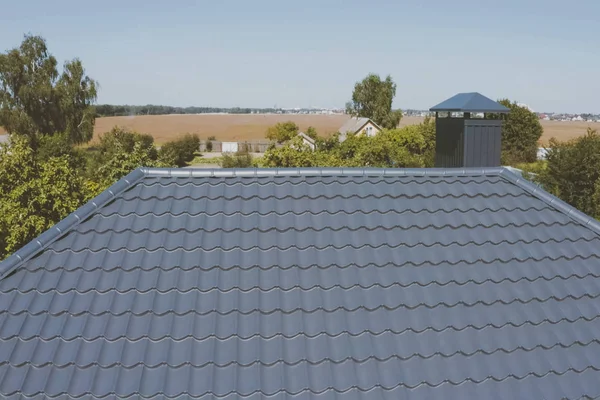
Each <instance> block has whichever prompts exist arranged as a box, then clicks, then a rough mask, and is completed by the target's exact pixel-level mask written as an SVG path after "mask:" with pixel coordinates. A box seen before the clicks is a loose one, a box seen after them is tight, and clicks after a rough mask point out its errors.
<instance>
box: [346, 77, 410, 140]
mask: <svg viewBox="0 0 600 400" xmlns="http://www.w3.org/2000/svg"><path fill="white" fill-rule="evenodd" d="M395 96H396V84H395V83H394V81H393V80H392V77H391V76H389V75H388V76H387V77H386V78H385V80H383V81H382V80H381V78H380V77H379V75H376V74H369V75H368V76H367V77H366V78H365V79H363V80H362V81H361V82H357V83H356V84H355V85H354V91H353V92H352V101H350V102H348V103H347V104H346V112H347V113H348V114H350V115H352V116H354V117H366V118H370V119H372V120H373V121H375V122H376V123H377V124H378V125H379V126H381V127H382V128H386V129H394V128H396V127H397V126H398V124H399V123H400V119H402V111H400V110H392V102H393V100H394V97H395Z"/></svg>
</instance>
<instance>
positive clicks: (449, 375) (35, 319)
mask: <svg viewBox="0 0 600 400" xmlns="http://www.w3.org/2000/svg"><path fill="white" fill-rule="evenodd" d="M111 191H112V194H111V193H110V192H109V193H108V194H104V195H102V196H101V197H99V198H98V199H97V200H95V203H96V204H95V205H94V204H92V205H87V206H86V207H84V208H82V209H80V210H78V211H77V212H76V213H74V214H73V216H72V217H69V218H70V219H69V221H71V222H68V224H67V223H66V222H65V223H62V225H61V227H62V228H61V230H60V232H59V231H58V230H51V231H49V233H47V234H45V235H44V237H43V238H42V240H41V241H40V244H35V247H31V248H27V249H25V250H24V251H22V252H20V253H19V254H18V256H19V257H21V258H22V259H23V260H24V261H19V258H18V257H17V256H15V257H13V258H12V259H11V260H8V261H6V262H3V263H1V264H0V271H2V273H3V274H4V276H6V274H7V273H8V272H9V271H10V270H13V269H14V268H15V267H16V268H17V269H16V270H15V273H14V274H13V275H11V276H9V277H6V278H4V279H2V280H0V394H1V395H2V397H5V398H9V399H13V398H14V399H16V398H17V396H26V397H28V398H29V397H31V398H58V397H60V398H62V397H65V398H82V397H85V398H110V397H120V398H137V397H140V396H141V397H143V398H152V399H154V398H163V397H168V398H176V397H178V396H184V397H192V398H204V399H208V398H212V397H215V396H217V397H224V398H237V397H244V398H247V399H253V400H254V399H255V400H258V399H259V398H262V397H264V396H270V397H272V398H274V399H281V400H283V399H285V398H288V397H289V396H294V397H295V398H301V399H303V398H312V397H314V396H316V395H318V396H319V397H320V398H323V399H330V398H331V399H334V398H335V399H338V400H339V399H366V398H368V399H395V398H399V397H401V398H412V399H419V398H495V397H498V398H514V397H523V396H529V397H533V398H541V397H544V398H580V397H582V396H583V395H588V396H590V397H592V398H593V397H597V396H600V384H599V383H598V382H600V342H599V341H598V339H597V336H598V335H597V332H598V330H599V329H600V325H599V324H600V306H598V298H599V297H600V271H599V270H598V268H597V265H598V259H600V251H599V250H598V249H599V248H600V247H599V246H598V241H599V239H600V237H599V235H598V233H599V232H600V231H599V230H598V229H597V223H596V222H591V223H588V222H589V218H588V217H586V216H584V215H582V214H580V213H578V212H575V211H573V210H572V209H570V208H569V207H568V206H566V205H565V204H563V203H561V202H559V201H557V200H555V199H554V198H552V197H551V196H549V195H547V194H545V192H541V191H540V189H539V188H536V187H534V186H533V185H530V184H529V183H527V182H526V181H523V180H520V179H519V178H518V177H514V176H512V175H511V174H510V173H507V172H506V171H504V170H502V169H484V170H361V169H343V170H342V169H312V170H303V169H291V170H247V171H237V170H224V171H219V172H218V171H210V170H209V171H196V170H186V171H181V170H162V169H161V170H155V169H143V170H140V171H137V172H136V173H134V174H132V175H131V176H130V177H129V178H127V180H124V181H121V182H120V183H118V184H117V185H115V186H114V187H113V189H111ZM113 195H114V196H113ZM113 197H114V199H113ZM65 233H66V235H65ZM34 249H35V250H34Z"/></svg>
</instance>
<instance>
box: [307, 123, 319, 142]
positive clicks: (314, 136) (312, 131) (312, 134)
mask: <svg viewBox="0 0 600 400" xmlns="http://www.w3.org/2000/svg"><path fill="white" fill-rule="evenodd" d="M305 133H306V135H307V136H308V137H310V138H312V139H315V140H316V139H317V138H318V137H319V135H318V134H317V129H316V128H315V127H312V126H309V127H308V128H306V132H305Z"/></svg>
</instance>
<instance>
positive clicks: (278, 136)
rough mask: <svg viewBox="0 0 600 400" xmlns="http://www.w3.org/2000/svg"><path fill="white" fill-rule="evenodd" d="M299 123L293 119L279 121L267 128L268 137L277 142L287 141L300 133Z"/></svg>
mask: <svg viewBox="0 0 600 400" xmlns="http://www.w3.org/2000/svg"><path fill="white" fill-rule="evenodd" d="M298 131H299V128H298V125H296V124H295V123H294V122H292V121H287V122H279V123H277V124H275V125H274V126H271V127H270V128H269V129H267V134H266V135H265V136H266V138H267V139H269V140H272V141H274V142H277V143H283V142H287V141H288V140H290V139H292V138H293V137H295V136H297V135H298Z"/></svg>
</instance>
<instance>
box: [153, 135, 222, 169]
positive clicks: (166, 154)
mask: <svg viewBox="0 0 600 400" xmlns="http://www.w3.org/2000/svg"><path fill="white" fill-rule="evenodd" d="M210 143H211V148H212V142H210ZM199 149H200V138H199V137H198V135H195V134H194V135H192V134H190V133H186V134H185V135H183V136H182V137H180V138H179V139H177V140H173V141H171V142H167V143H165V144H163V145H162V146H161V148H160V150H159V151H158V158H159V160H160V161H161V162H163V163H164V164H168V165H175V166H177V167H180V168H181V167H185V166H186V165H188V163H189V162H190V161H192V160H193V159H194V157H196V154H197V153H198V150H199Z"/></svg>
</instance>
